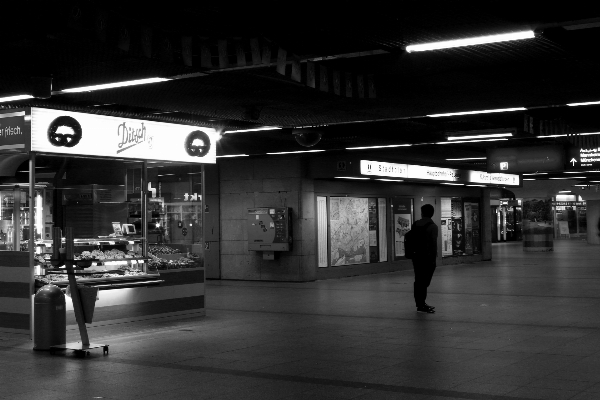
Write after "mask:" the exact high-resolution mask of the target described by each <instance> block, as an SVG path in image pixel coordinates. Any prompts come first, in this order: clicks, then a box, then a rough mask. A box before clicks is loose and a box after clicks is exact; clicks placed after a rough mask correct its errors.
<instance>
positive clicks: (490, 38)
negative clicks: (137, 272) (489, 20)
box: [406, 30, 535, 53]
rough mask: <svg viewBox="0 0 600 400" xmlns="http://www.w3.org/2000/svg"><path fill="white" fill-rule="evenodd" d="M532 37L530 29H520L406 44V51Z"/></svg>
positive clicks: (448, 47) (532, 33)
mask: <svg viewBox="0 0 600 400" xmlns="http://www.w3.org/2000/svg"><path fill="white" fill-rule="evenodd" d="M534 37H535V34H534V32H533V31H531V30H528V31H522V32H511V33H502V34H498V35H486V36H477V37H472V38H466V39H457V40H444V41H440V42H431V43H423V44H413V45H410V46H406V51H407V52H408V53H413V52H416V51H428V50H439V49H450V48H454V47H464V46H474V45H479V44H488V43H498V42H508V41H511V40H522V39H532V38H534Z"/></svg>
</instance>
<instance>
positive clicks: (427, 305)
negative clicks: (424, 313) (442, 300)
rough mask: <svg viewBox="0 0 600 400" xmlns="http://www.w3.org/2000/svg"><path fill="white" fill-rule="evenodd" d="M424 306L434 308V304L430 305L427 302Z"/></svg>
mask: <svg viewBox="0 0 600 400" xmlns="http://www.w3.org/2000/svg"><path fill="white" fill-rule="evenodd" d="M425 307H429V308H431V309H432V310H435V307H434V306H430V305H429V304H427V303H425Z"/></svg>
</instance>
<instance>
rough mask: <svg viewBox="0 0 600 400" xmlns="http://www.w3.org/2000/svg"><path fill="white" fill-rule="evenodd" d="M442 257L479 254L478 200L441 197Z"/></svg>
mask: <svg viewBox="0 0 600 400" xmlns="http://www.w3.org/2000/svg"><path fill="white" fill-rule="evenodd" d="M441 203H442V212H441V227H440V231H441V237H442V257H450V256H462V255H473V254H480V253H481V222H480V220H481V218H480V213H479V210H480V207H479V201H478V199H468V198H460V197H442V199H441Z"/></svg>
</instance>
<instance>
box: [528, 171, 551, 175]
mask: <svg viewBox="0 0 600 400" xmlns="http://www.w3.org/2000/svg"><path fill="white" fill-rule="evenodd" d="M523 175H548V173H547V172H534V173H532V174H523Z"/></svg>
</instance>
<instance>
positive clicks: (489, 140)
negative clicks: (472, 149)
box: [436, 138, 508, 144]
mask: <svg viewBox="0 0 600 400" xmlns="http://www.w3.org/2000/svg"><path fill="white" fill-rule="evenodd" d="M499 140H508V139H506V138H496V139H479V140H454V141H452V142H437V143H436V144H454V143H475V142H497V141H499Z"/></svg>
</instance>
